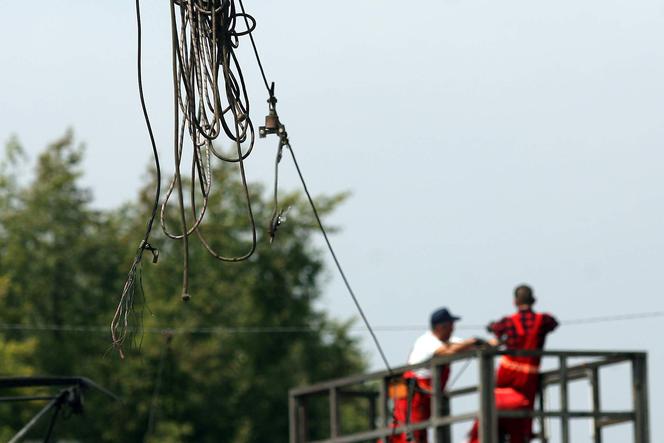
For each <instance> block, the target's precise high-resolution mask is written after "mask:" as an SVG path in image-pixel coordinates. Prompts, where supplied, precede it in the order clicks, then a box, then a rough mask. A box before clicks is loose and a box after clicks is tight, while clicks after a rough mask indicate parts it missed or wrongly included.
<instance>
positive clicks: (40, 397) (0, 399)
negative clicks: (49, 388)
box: [0, 395, 57, 403]
mask: <svg viewBox="0 0 664 443" xmlns="http://www.w3.org/2000/svg"><path fill="white" fill-rule="evenodd" d="M54 398H57V397H54V396H52V395H26V396H23V397H18V396H17V397H0V403H5V402H18V401H47V400H53V399H54Z"/></svg>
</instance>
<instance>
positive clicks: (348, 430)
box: [289, 349, 650, 443]
mask: <svg viewBox="0 0 664 443" xmlns="http://www.w3.org/2000/svg"><path fill="white" fill-rule="evenodd" d="M502 355H514V356H539V357H541V358H542V360H543V361H547V362H550V361H553V362H554V365H553V366H554V367H553V369H547V370H545V371H542V372H541V373H540V390H539V395H538V400H537V401H536V405H535V408H534V410H528V409H522V410H497V409H496V404H495V396H494V384H495V374H494V368H495V363H496V358H498V357H500V356H502ZM464 361H465V362H466V363H468V364H471V363H474V364H475V365H476V368H477V369H476V372H477V384H476V385H471V386H465V387H462V388H458V389H454V387H453V386H452V388H451V389H448V390H444V391H443V390H441V389H440V382H439V380H440V377H439V374H440V373H441V371H442V370H443V367H444V366H446V365H451V364H453V363H456V364H458V363H459V362H464ZM617 365H629V367H630V369H631V379H630V380H626V382H628V383H629V385H630V388H631V407H629V408H628V409H623V410H614V409H612V410H607V409H603V407H602V401H601V386H600V382H601V380H600V370H602V369H604V368H607V367H613V366H617ZM424 367H428V368H430V369H431V371H432V372H431V373H432V374H433V376H432V383H433V386H432V388H433V393H432V395H431V417H430V418H429V419H428V420H426V421H423V422H418V423H410V424H407V425H406V426H402V425H400V426H399V427H397V428H396V429H394V427H393V426H392V412H391V410H392V409H391V408H392V404H393V402H392V399H391V396H392V395H394V392H395V387H396V386H397V385H398V382H399V380H401V379H402V375H403V373H404V372H406V371H409V370H415V369H419V368H424ZM584 380H585V381H587V382H588V384H589V388H590V402H589V403H590V407H589V408H585V409H571V408H570V396H571V394H572V392H571V388H573V387H571V386H570V383H571V382H576V381H584ZM575 386H576V385H575ZM552 390H553V391H555V392H551V391H552ZM551 394H556V396H557V403H558V405H557V406H558V407H556V408H551V407H550V406H549V405H548V403H549V402H548V401H547V396H549V395H551ZM473 396H474V397H475V398H476V400H475V401H476V408H475V407H473V409H474V410H472V411H471V412H465V413H459V414H454V413H453V411H452V409H453V408H452V403H453V400H457V399H459V398H462V397H466V401H468V398H471V400H472V397H473ZM648 415H649V412H648V370H647V354H646V353H645V352H631V351H627V352H618V351H615V352H614V351H506V350H499V349H482V350H478V351H470V352H464V353H460V354H456V355H452V356H446V357H437V358H435V359H433V360H431V361H429V362H426V363H423V364H418V365H411V366H403V367H399V368H396V369H394V370H392V371H380V372H374V373H371V374H361V375H356V376H350V377H345V378H340V379H337V380H330V381H326V382H322V383H316V384H314V385H311V386H305V387H298V388H295V389H292V390H291V391H290V393H289V417H290V443H361V442H372V443H376V442H377V441H385V439H386V438H388V437H389V436H391V435H393V433H395V432H396V433H402V432H406V433H410V432H412V431H415V430H419V429H425V428H426V429H430V430H432V431H430V432H432V435H433V442H434V443H451V442H452V432H451V427H452V425H453V424H456V423H461V422H468V427H469V428H470V424H471V422H472V421H473V420H475V419H477V420H478V421H479V431H480V441H481V442H482V443H502V442H501V440H500V436H499V435H498V419H499V418H504V417H514V418H517V417H532V418H533V419H534V422H535V423H536V425H537V428H538V431H537V433H536V435H535V441H540V442H542V443H551V442H552V439H551V432H550V429H549V426H548V421H549V420H550V419H555V420H556V421H558V422H559V423H560V428H559V430H558V434H557V438H556V440H555V441H560V442H561V443H570V442H571V441H572V437H573V435H572V428H571V426H570V424H571V422H572V421H574V420H580V419H582V420H586V421H590V423H591V428H592V432H591V435H592V436H591V437H590V441H592V443H602V441H603V440H602V438H603V432H602V431H603V430H604V429H605V428H607V427H610V426H615V425H618V424H624V423H632V425H633V426H632V428H633V431H632V440H631V441H632V442H633V443H650V431H649V423H648ZM365 417H366V419H365ZM346 422H348V423H346ZM350 422H352V423H350ZM358 423H360V424H361V426H358ZM322 434H325V435H322ZM388 441H389V440H388ZM430 441H431V440H430ZM574 441H588V436H587V434H586V435H584V436H583V437H582V438H579V437H578V436H575V438H574ZM625 443H627V441H626V442H625Z"/></svg>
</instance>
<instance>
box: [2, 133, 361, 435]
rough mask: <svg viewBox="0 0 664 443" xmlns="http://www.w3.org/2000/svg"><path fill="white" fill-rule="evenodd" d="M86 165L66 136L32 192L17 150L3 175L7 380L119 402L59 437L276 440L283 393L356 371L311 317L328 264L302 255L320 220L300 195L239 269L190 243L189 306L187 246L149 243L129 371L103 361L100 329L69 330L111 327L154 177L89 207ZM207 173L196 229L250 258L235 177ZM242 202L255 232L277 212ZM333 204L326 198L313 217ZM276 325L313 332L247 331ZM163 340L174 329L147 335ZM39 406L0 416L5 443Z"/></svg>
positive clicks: (336, 336) (73, 421)
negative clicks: (56, 384) (74, 389)
mask: <svg viewBox="0 0 664 443" xmlns="http://www.w3.org/2000/svg"><path fill="white" fill-rule="evenodd" d="M83 155H84V148H83V146H82V145H80V144H77V143H76V142H75V140H74V137H73V134H72V133H71V132H68V133H67V134H66V135H65V136H64V137H62V138H61V139H59V140H57V141H55V142H54V143H52V144H51V145H50V146H48V147H47V148H46V149H45V150H44V152H43V153H42V154H41V155H40V156H39V158H38V159H37V161H36V167H35V170H34V174H33V176H32V178H31V180H29V181H27V180H21V179H20V177H21V176H24V175H22V174H20V173H19V171H20V170H21V168H24V167H25V162H26V160H25V155H24V154H23V150H22V149H21V147H20V144H19V143H18V142H17V141H16V140H12V141H10V143H9V144H8V145H7V149H6V155H5V158H4V160H3V162H2V164H1V165H0V300H1V301H2V309H1V310H0V324H1V325H2V326H4V328H3V330H2V332H1V333H0V357H1V358H2V361H3V364H2V367H1V369H0V371H1V372H2V375H30V374H49V375H80V376H86V377H89V378H91V379H93V380H95V381H96V382H98V383H99V384H101V385H103V386H105V387H107V388H109V389H110V390H111V391H113V392H115V393H117V394H118V395H120V396H121V397H122V398H123V401H122V402H113V401H110V400H109V399H108V398H105V397H103V396H101V395H97V394H94V393H92V392H90V393H88V394H87V397H86V416H85V417H84V418H81V417H76V416H74V417H71V418H70V419H69V420H68V421H67V422H62V423H60V424H59V425H58V428H57V430H58V436H60V437H62V438H70V439H76V440H79V441H91V442H92V441H94V442H98V441H102V442H106V441H107V442H118V441H122V442H140V441H149V442H237V443H243V442H247V443H248V442H268V441H269V442H280V441H283V442H285V441H287V435H288V414H287V392H288V389H289V388H291V387H294V386H296V385H301V384H304V383H310V382H312V381H317V380H321V379H327V378H333V377H339V376H342V375H346V374H348V373H350V372H357V371H359V370H361V369H363V366H364V362H363V359H362V357H361V354H360V353H359V350H358V346H357V343H355V341H354V340H352V339H351V338H350V337H349V335H348V327H349V324H339V323H337V322H334V321H332V320H331V319H329V318H328V316H327V315H326V314H325V313H324V312H323V311H321V310H320V309H317V308H316V302H317V301H318V300H319V297H320V280H321V272H322V271H323V262H322V260H321V256H320V253H319V251H318V250H316V249H315V248H314V247H313V246H312V241H311V236H312V234H314V232H315V231H314V228H315V225H314V220H313V219H312V217H311V215H310V213H309V211H308V209H307V207H306V205H305V204H304V203H305V202H304V201H303V199H302V198H301V196H300V195H299V194H297V193H293V194H289V195H287V196H285V197H284V198H283V203H284V204H286V205H290V206H291V207H292V209H291V210H290V211H289V219H288V221H287V223H286V224H284V225H283V226H282V227H281V228H280V230H279V232H278V237H277V239H276V241H275V242H274V243H273V244H272V245H271V246H270V245H269V244H268V243H269V242H268V240H267V233H266V230H265V229H260V233H259V248H258V251H257V253H256V254H255V255H254V256H253V257H252V258H251V259H249V260H248V261H246V262H241V263H222V262H219V261H217V260H215V259H214V258H212V257H211V256H210V255H209V254H208V253H207V251H205V250H204V249H203V248H202V247H200V246H198V245H197V242H194V241H192V250H191V269H192V271H191V287H192V290H191V294H192V299H191V301H190V302H188V303H184V302H182V301H181V299H180V296H179V295H180V284H181V275H182V265H181V244H180V242H178V241H173V240H170V239H166V238H165V236H164V235H163V234H162V233H161V232H160V230H159V229H158V228H157V229H155V230H154V231H153V232H154V235H153V238H152V241H151V243H152V244H153V245H155V246H157V247H158V248H159V249H160V260H159V263H158V264H156V265H153V264H151V263H149V260H147V259H146V260H144V264H143V265H142V266H143V269H142V282H143V288H144V294H145V297H144V305H143V311H142V318H143V320H144V321H143V324H142V327H143V331H144V332H142V333H141V332H140V331H139V332H138V333H137V334H136V336H135V339H134V343H133V348H132V349H131V350H130V352H129V353H128V355H127V358H126V359H125V360H122V361H121V360H120V359H119V357H118V356H117V354H116V353H115V352H114V351H113V350H111V349H110V347H109V345H110V333H109V332H108V331H101V332H98V333H97V332H87V333H81V332H80V331H78V332H77V331H71V330H69V329H68V328H69V327H70V326H71V325H74V326H77V327H81V326H85V327H90V328H91V329H90V330H94V328H97V327H100V326H104V325H107V324H109V322H110V319H111V317H112V314H113V311H114V309H115V303H117V298H118V296H119V292H120V289H121V288H122V284H123V282H124V278H125V276H126V272H127V270H128V267H129V264H130V262H131V257H132V255H133V252H134V251H135V249H136V247H137V242H138V241H139V240H140V235H141V234H142V232H143V229H144V226H145V220H146V219H147V215H148V214H149V212H150V210H151V206H150V205H151V201H150V196H151V190H152V189H153V186H154V181H153V180H154V179H152V180H149V181H148V183H146V186H145V189H143V190H142V191H141V192H140V194H139V198H138V200H137V201H136V202H134V203H129V204H126V205H125V206H123V207H122V208H120V209H117V210H109V211H99V210H95V209H93V207H92V203H93V201H92V196H91V193H90V192H89V190H87V189H85V188H84V187H82V186H81V184H80V178H81V173H82V170H81V162H82V159H83ZM214 174H215V187H214V188H213V191H212V196H211V199H210V208H209V213H208V215H207V218H206V221H205V227H204V232H205V235H206V236H207V238H208V240H209V241H210V243H211V244H212V245H213V247H215V248H217V249H220V250H221V251H224V252H226V253H228V254H232V253H236V252H238V251H241V250H242V249H243V248H246V246H247V232H248V231H247V218H246V212H245V206H244V205H245V202H244V201H243V199H242V193H241V188H240V186H241V185H240V183H239V181H238V180H237V179H236V178H235V175H236V171H235V170H234V169H233V168H232V167H220V168H218V169H216V170H215V171H214ZM252 190H253V192H252V199H253V202H254V212H255V214H256V218H257V220H258V221H259V228H260V226H261V225H260V223H261V222H263V224H265V222H267V220H269V218H270V214H271V210H272V208H271V206H270V204H271V202H270V200H269V199H267V198H264V197H263V190H262V189H261V188H260V186H253V187H252ZM341 199H342V197H341V196H337V197H332V198H328V199H322V200H321V207H322V212H323V213H327V212H329V211H331V210H332V209H333V208H334V206H335V205H336V204H337V203H338V202H339V201H340V200H341ZM138 308H139V309H140V307H138ZM11 325H28V326H30V325H31V326H34V325H41V326H44V325H48V326H49V327H48V328H46V329H48V330H42V331H35V330H22V329H21V328H17V327H8V326H11ZM283 326H308V327H311V330H310V331H308V332H302V331H299V330H298V331H295V332H292V333H251V332H250V331H251V330H252V329H251V328H278V327H283ZM165 328H169V329H170V328H176V330H175V331H164V333H155V331H159V330H161V329H165ZM210 328H222V329H215V330H212V329H210ZM223 328H226V329H223ZM187 331H188V332H187ZM192 331H198V332H192ZM38 407H39V406H38V405H26V404H20V405H16V404H11V405H7V404H0V423H2V425H0V438H3V436H6V435H11V432H12V431H15V430H17V429H18V428H20V426H22V425H23V424H24V423H25V422H26V421H27V420H28V419H29V417H30V416H31V415H32V414H34V413H35V411H36V410H37V408H38Z"/></svg>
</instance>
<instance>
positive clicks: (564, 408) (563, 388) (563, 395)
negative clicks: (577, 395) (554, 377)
mask: <svg viewBox="0 0 664 443" xmlns="http://www.w3.org/2000/svg"><path fill="white" fill-rule="evenodd" d="M559 361H560V367H559V368H558V371H559V374H560V412H561V413H562V415H561V420H560V439H561V442H562V443H569V415H568V412H569V398H568V392H567V388H568V386H567V357H566V356H564V355H561V356H560V357H559Z"/></svg>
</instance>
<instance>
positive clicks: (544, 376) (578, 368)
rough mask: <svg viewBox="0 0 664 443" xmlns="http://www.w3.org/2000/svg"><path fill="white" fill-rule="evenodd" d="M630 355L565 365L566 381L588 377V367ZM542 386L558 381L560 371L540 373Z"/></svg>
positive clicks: (613, 362)
mask: <svg viewBox="0 0 664 443" xmlns="http://www.w3.org/2000/svg"><path fill="white" fill-rule="evenodd" d="M631 359H632V356H631V355H629V356H627V355H624V356H622V357H608V358H606V359H602V360H599V361H595V362H590V363H582V364H580V365H575V366H568V367H567V381H568V382H569V381H574V380H582V379H584V378H588V369H592V368H600V367H604V366H609V365H615V364H618V363H623V362H627V361H631ZM540 378H541V380H542V386H550V385H556V384H559V383H560V373H559V372H558V371H557V370H552V371H546V372H542V373H541V374H540Z"/></svg>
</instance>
